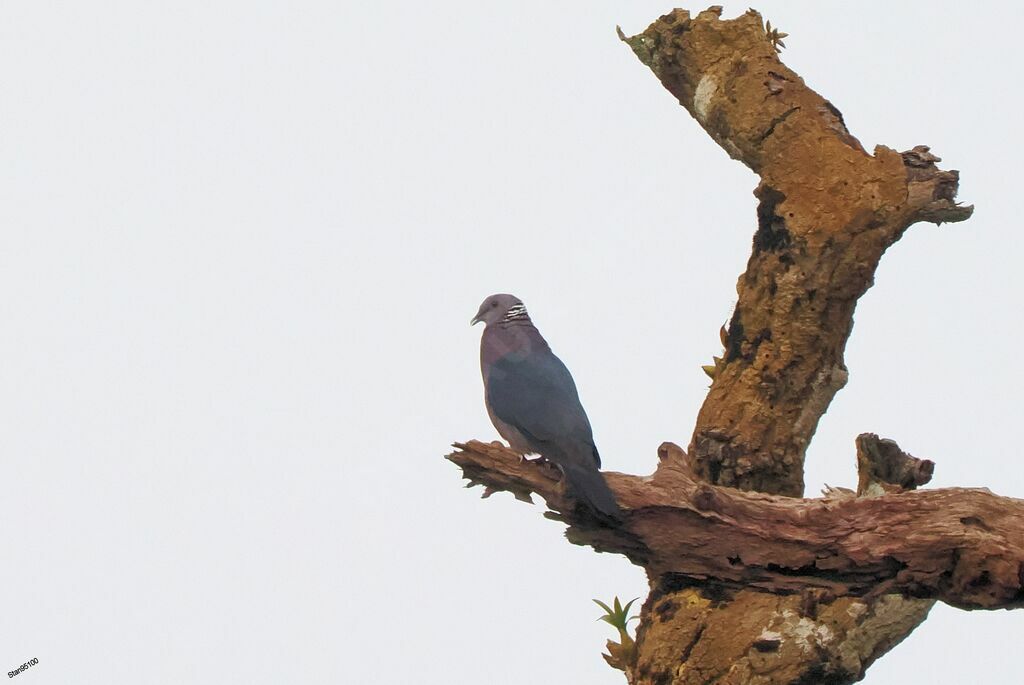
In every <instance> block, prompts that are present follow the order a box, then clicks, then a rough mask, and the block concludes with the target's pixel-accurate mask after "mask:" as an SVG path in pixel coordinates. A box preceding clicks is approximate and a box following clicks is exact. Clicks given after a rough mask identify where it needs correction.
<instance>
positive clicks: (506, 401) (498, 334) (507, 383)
mask: <svg viewBox="0 0 1024 685" xmlns="http://www.w3.org/2000/svg"><path fill="white" fill-rule="evenodd" d="M480 321H483V322H484V323H485V324H486V328H485V329H484V333H483V336H482V337H481V339H480V370H481V372H482V374H483V379H484V402H485V404H486V406H487V413H488V415H489V416H490V417H491V422H492V423H493V424H494V427H495V428H497V429H498V433H499V434H501V437H503V438H505V439H506V440H508V442H509V445H510V446H511V447H512V449H514V450H516V451H517V452H519V453H521V454H540V455H541V456H543V457H544V458H545V459H548V460H549V461H551V462H553V463H554V464H555V465H557V466H558V468H559V469H560V470H561V471H562V474H563V475H564V476H565V479H566V481H568V485H569V491H570V493H571V494H572V495H573V496H575V497H576V499H577V500H579V501H581V502H583V503H585V504H586V505H587V506H589V507H590V508H591V509H592V510H593V511H595V512H597V513H599V514H601V515H604V516H607V517H610V518H613V519H620V518H621V516H622V514H621V511H620V510H619V506H618V504H616V502H615V497H614V496H613V495H612V493H611V490H609V489H608V484H607V483H605V480H604V477H603V476H602V475H601V472H600V471H599V468H600V467H601V457H600V455H599V454H598V451H597V447H596V446H595V445H594V435H593V432H592V430H591V428H590V420H589V419H587V413H586V412H585V411H584V410H583V405H582V404H581V403H580V398H579V394H578V393H577V391H576V383H574V382H573V379H572V375H571V374H570V373H569V370H568V369H567V368H565V364H563V363H562V360H560V359H559V358H558V357H556V356H555V355H554V353H553V352H552V351H551V348H550V347H549V346H548V343H547V341H545V340H544V337H543V336H541V334H540V331H538V330H537V328H536V327H535V326H534V325H533V322H532V321H531V320H530V315H529V314H528V313H527V312H526V307H525V306H523V303H522V301H521V300H519V298H517V297H515V296H514V295H504V294H502V295H492V296H490V297H488V298H487V299H486V300H484V302H483V304H481V305H480V311H478V312H477V315H476V316H475V317H474V318H473V323H474V324H475V323H478V322H480Z"/></svg>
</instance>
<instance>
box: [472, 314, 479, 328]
mask: <svg viewBox="0 0 1024 685" xmlns="http://www.w3.org/2000/svg"><path fill="white" fill-rule="evenodd" d="M480 321H481V319H480V315H479V314H477V315H476V316H474V317H473V318H472V319H471V320H470V322H469V325H470V326H475V325H477V324H478V323H480Z"/></svg>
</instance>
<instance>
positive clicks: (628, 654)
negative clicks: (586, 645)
mask: <svg viewBox="0 0 1024 685" xmlns="http://www.w3.org/2000/svg"><path fill="white" fill-rule="evenodd" d="M637 599H639V597H637V598H634V599H631V600H629V601H628V602H626V606H622V604H621V603H620V602H619V598H618V597H616V598H615V599H614V601H613V602H612V606H608V605H607V604H605V603H604V602H602V601H601V600H599V599H595V600H593V601H594V604H596V605H598V606H599V607H601V608H602V609H604V612H605V613H604V616H601V617H599V618H598V619H597V620H598V621H604V622H605V623H607V624H608V625H610V626H612V627H613V628H615V629H616V630H617V631H619V642H613V641H612V640H608V643H607V645H606V646H607V648H608V653H607V654H602V655H601V656H602V657H604V660H605V661H607V662H608V665H609V666H611V667H612V668H617V669H619V670H620V671H625V670H626V669H627V668H629V667H631V666H632V665H633V664H635V663H636V644H635V643H634V642H633V638H631V637H630V636H629V631H628V630H627V629H626V628H627V627H628V626H629V622H630V621H632V620H634V619H637V620H638V619H639V618H640V617H639V616H630V615H629V610H630V608H631V607H632V606H633V602H635V601H636V600H637Z"/></svg>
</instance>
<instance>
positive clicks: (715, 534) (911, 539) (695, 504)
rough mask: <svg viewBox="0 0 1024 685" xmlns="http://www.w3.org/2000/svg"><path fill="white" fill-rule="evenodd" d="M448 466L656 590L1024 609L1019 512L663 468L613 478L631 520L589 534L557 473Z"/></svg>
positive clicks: (594, 527)
mask: <svg viewBox="0 0 1024 685" xmlns="http://www.w3.org/2000/svg"><path fill="white" fill-rule="evenodd" d="M456 446H457V447H458V448H459V449H458V450H457V451H456V452H454V453H452V454H450V455H449V456H448V458H449V459H450V460H451V461H453V462H454V463H456V464H458V465H459V466H460V467H462V469H463V473H464V475H465V477H466V478H468V479H469V480H470V482H471V484H483V485H485V486H487V487H488V488H489V489H490V490H491V491H496V490H509V491H511V492H514V493H515V492H518V493H519V494H521V495H523V494H526V493H529V492H533V493H536V494H537V495H539V496H541V497H542V498H544V500H545V501H546V502H547V505H548V507H549V508H551V509H552V510H553V511H554V512H556V513H557V514H556V515H552V516H551V517H552V518H556V519H558V520H561V521H564V522H565V523H567V524H568V525H569V529H568V530H567V532H566V535H567V537H568V538H569V540H570V541H572V542H574V543H576V544H582V545H590V546H592V547H594V548H595V549H597V550H598V551H602V552H617V553H620V554H624V555H625V556H626V557H628V558H629V559H630V561H632V562H633V563H635V564H637V565H640V566H642V567H644V568H645V569H646V570H647V572H648V575H649V576H650V577H651V578H662V577H669V578H674V579H685V580H686V582H688V583H691V584H693V583H698V582H706V581H713V582H714V583H715V584H717V585H719V586H722V587H727V588H736V589H738V588H744V587H747V588H756V589H759V590H762V591H766V592H770V593H776V594H792V593H797V594H799V593H802V592H805V591H808V590H815V591H821V592H824V593H827V594H828V595H830V596H833V597H841V596H853V597H863V596H867V595H878V594H882V593H886V592H893V593H902V594H904V595H907V596H912V597H917V598H934V599H938V600H940V601H943V602H946V603H947V604H951V605H953V606H957V607H961V608H969V609H979V608H980V609H1007V608H1017V607H1020V606H1022V605H1024V500H1017V499H1012V498H1008V497H999V496H997V495H993V494H992V493H991V492H989V491H988V490H985V489H968V488H945V489H940V490H922V491H916V492H904V493H896V494H893V493H888V494H884V495H881V496H878V497H871V498H860V497H854V496H852V495H851V496H846V497H827V498H820V499H797V498H790V497H780V496H776V495H765V494H760V493H749V492H741V491H738V490H734V489H731V488H722V487H716V486H712V485H709V484H707V483H702V482H699V481H696V480H694V479H693V478H692V477H691V476H690V475H689V474H688V473H687V472H686V470H685V468H680V467H679V466H678V465H673V464H667V465H666V462H662V467H661V468H659V469H658V471H657V473H656V475H654V476H652V477H640V476H631V475H627V474H622V473H606V474H605V476H606V479H607V481H608V484H609V486H610V487H611V488H612V491H613V492H614V493H615V496H616V498H617V500H618V502H619V504H620V506H622V508H623V510H624V511H625V512H626V522H625V523H624V525H623V526H621V527H620V528H609V527H607V526H604V525H600V524H598V523H596V522H594V521H593V520H592V519H590V518H589V517H587V516H586V513H585V512H580V511H577V510H576V509H575V508H574V504H573V501H572V500H571V499H569V498H566V497H565V495H564V493H563V491H562V487H561V484H560V481H559V475H558V471H557V469H555V468H553V467H551V466H550V465H547V464H538V463H535V462H529V461H527V462H520V460H519V457H518V456H517V455H516V454H515V453H514V452H512V451H510V450H509V449H508V448H506V447H503V446H500V445H497V444H494V443H492V444H485V443H481V442H477V441H470V442H468V443H466V444H459V445H456Z"/></svg>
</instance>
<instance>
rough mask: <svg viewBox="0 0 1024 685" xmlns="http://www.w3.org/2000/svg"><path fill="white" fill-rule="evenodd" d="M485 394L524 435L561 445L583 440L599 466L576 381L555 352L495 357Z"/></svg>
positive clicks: (498, 415) (505, 419) (495, 412)
mask: <svg viewBox="0 0 1024 685" xmlns="http://www.w3.org/2000/svg"><path fill="white" fill-rule="evenodd" d="M487 396H488V400H489V402H490V405H491V410H492V411H493V412H494V414H495V415H496V416H497V417H498V418H499V419H501V420H502V421H504V422H505V423H507V424H509V425H511V426H514V427H515V428H516V429H518V430H519V431H520V432H522V433H523V434H524V435H527V436H528V437H531V438H533V439H534V440H536V441H538V442H540V443H548V444H550V445H553V446H556V447H560V448H561V449H566V448H567V447H568V446H569V445H572V444H574V443H577V444H578V443H584V444H586V445H587V446H589V448H590V449H591V450H593V458H594V460H595V461H596V462H597V464H598V466H600V458H599V457H598V455H597V450H596V449H594V447H593V445H594V438H593V433H592V431H591V428H590V421H589V420H588V419H587V414H586V412H585V411H584V410H583V405H582V404H580V398H579V394H578V393H577V391H576V383H574V382H573V379H572V375H571V374H570V373H569V370H568V369H567V368H565V364H563V363H562V361H561V360H560V359H559V358H558V357H556V356H555V355H554V354H551V353H550V352H549V353H547V354H538V353H534V354H529V355H526V356H525V357H515V356H511V355H510V356H508V357H504V358H502V359H499V360H498V361H496V362H494V364H493V365H492V366H491V369H490V373H489V377H488V383H487ZM539 451H541V450H539ZM541 454H543V451H541Z"/></svg>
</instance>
